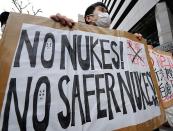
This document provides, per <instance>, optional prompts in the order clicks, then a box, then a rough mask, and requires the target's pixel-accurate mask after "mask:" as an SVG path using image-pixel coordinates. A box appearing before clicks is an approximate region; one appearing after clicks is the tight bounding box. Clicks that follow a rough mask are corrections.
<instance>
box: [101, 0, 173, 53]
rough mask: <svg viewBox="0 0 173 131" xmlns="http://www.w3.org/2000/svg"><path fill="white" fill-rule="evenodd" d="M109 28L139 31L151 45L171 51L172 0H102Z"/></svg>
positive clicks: (172, 40)
mask: <svg viewBox="0 0 173 131" xmlns="http://www.w3.org/2000/svg"><path fill="white" fill-rule="evenodd" d="M102 2H103V3H104V4H105V5H106V6H107V8H108V11H109V14H110V16H111V20H112V23H111V26H110V28H111V29H118V30H124V31H129V32H132V33H135V32H137V33H141V34H142V35H143V37H144V38H146V39H147V40H148V41H149V42H151V43H152V45H153V46H154V47H156V48H160V49H162V50H164V51H172V52H173V0H102Z"/></svg>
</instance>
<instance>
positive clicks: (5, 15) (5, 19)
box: [0, 11, 9, 31]
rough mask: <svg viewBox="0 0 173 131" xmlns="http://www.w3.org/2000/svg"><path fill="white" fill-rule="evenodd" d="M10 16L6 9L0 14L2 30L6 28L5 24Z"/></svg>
mask: <svg viewBox="0 0 173 131" xmlns="http://www.w3.org/2000/svg"><path fill="white" fill-rule="evenodd" d="M8 16H9V12H6V11H4V12H2V13H1V14H0V22H1V30H2V31H3V30H4V28H5V24H6V22H7V19H8Z"/></svg>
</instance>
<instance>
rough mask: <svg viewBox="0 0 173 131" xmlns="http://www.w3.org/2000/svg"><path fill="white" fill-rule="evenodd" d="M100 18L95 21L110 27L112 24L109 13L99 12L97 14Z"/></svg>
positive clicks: (98, 24) (97, 23)
mask: <svg viewBox="0 0 173 131" xmlns="http://www.w3.org/2000/svg"><path fill="white" fill-rule="evenodd" d="M97 16H98V18H97V21H96V22H95V23H96V25H97V26H100V27H104V28H108V27H109V26H110V24H111V18H110V16H109V14H108V13H102V12H100V13H98V14H97Z"/></svg>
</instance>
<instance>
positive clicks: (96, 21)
mask: <svg viewBox="0 0 173 131" xmlns="http://www.w3.org/2000/svg"><path fill="white" fill-rule="evenodd" d="M50 18H51V19H53V20H54V21H56V22H60V23H61V24H62V25H64V26H69V27H73V25H74V21H73V20H72V19H69V18H67V17H66V16H62V15H61V14H59V13H58V14H56V15H52V16H51V17H50ZM84 19H85V23H86V24H89V25H94V26H99V27H104V28H108V27H109V26H110V24H111V18H110V16H109V14H108V10H107V8H106V6H105V5H104V4H103V3H102V2H96V3H94V4H92V5H90V6H89V7H88V8H87V9H86V11H85V16H84ZM134 35H136V37H137V38H138V39H139V40H141V39H142V35H141V34H139V33H135V34H134Z"/></svg>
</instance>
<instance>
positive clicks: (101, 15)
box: [84, 2, 111, 27]
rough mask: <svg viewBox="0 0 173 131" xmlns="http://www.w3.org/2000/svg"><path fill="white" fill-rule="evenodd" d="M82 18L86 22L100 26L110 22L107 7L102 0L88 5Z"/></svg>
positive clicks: (107, 24) (106, 25)
mask: <svg viewBox="0 0 173 131" xmlns="http://www.w3.org/2000/svg"><path fill="white" fill-rule="evenodd" d="M84 19H85V23H86V24H90V25H96V26H101V27H109V26H110V23H111V18H110V16H109V14H108V10H107V7H106V6H105V5H104V4H103V3H102V2H97V3H94V4H92V5H90V6H89V7H88V8H87V9H86V11H85V16H84Z"/></svg>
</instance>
